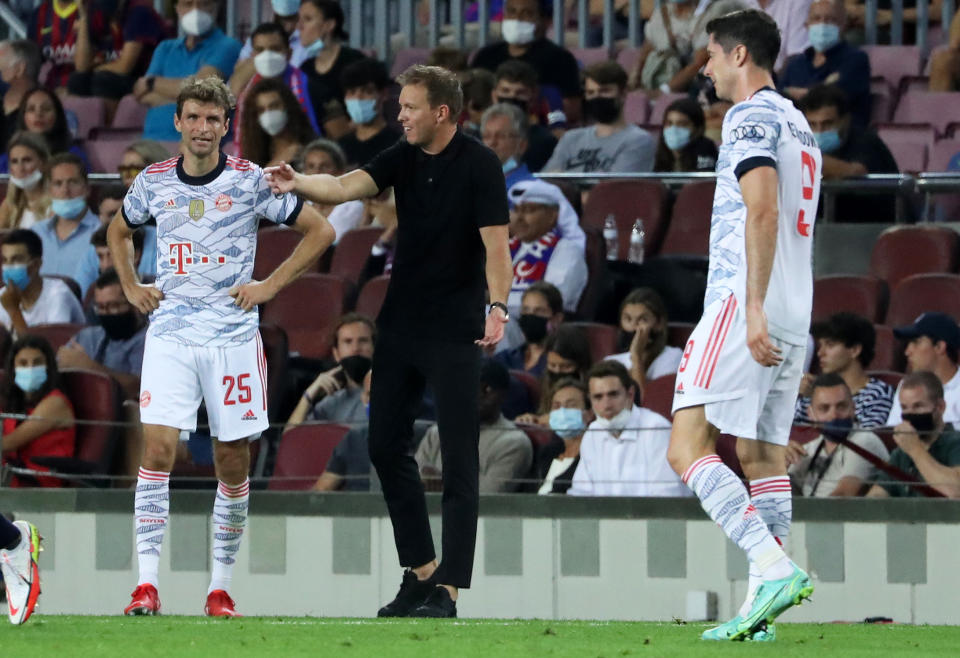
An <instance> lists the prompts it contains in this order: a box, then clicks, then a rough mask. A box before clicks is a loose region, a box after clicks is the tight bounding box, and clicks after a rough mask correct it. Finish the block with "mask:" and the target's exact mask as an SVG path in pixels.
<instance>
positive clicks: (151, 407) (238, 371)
mask: <svg viewBox="0 0 960 658" xmlns="http://www.w3.org/2000/svg"><path fill="white" fill-rule="evenodd" d="M201 399H202V400H204V401H206V403H207V417H208V418H209V420H210V435H211V436H214V437H216V438H217V439H219V440H220V441H236V440H237V439H244V438H256V437H258V436H259V435H260V433H261V432H263V431H264V430H265V429H267V427H268V426H269V421H268V420H267V360H266V357H265V356H264V352H263V342H262V340H261V339H260V332H257V334H256V336H255V337H254V338H252V339H251V340H250V341H249V342H247V343H245V344H242V345H235V346H230V347H191V346H188V345H181V344H180V343H177V342H174V341H169V340H161V339H159V338H156V337H154V336H151V335H150V334H149V333H148V334H147V339H146V342H145V345H144V349H143V371H142V373H141V376H140V422H142V423H145V424H148V425H165V426H167V427H175V428H177V429H180V430H189V431H193V430H196V429H197V409H199V407H200V401H201Z"/></svg>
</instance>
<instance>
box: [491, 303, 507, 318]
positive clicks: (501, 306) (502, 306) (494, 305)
mask: <svg viewBox="0 0 960 658" xmlns="http://www.w3.org/2000/svg"><path fill="white" fill-rule="evenodd" d="M495 308H499V309H500V310H501V311H503V319H504V320H509V319H510V311H509V310H507V305H506V304H504V303H503V302H493V303H492V304H490V310H491V311H492V310H493V309H495Z"/></svg>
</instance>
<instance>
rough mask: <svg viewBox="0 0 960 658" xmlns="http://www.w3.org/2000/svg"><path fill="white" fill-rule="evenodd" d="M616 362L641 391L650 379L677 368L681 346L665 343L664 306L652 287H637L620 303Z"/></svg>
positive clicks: (669, 372) (665, 320)
mask: <svg viewBox="0 0 960 658" xmlns="http://www.w3.org/2000/svg"><path fill="white" fill-rule="evenodd" d="M618 341H619V347H620V348H621V352H620V353H619V354H612V355H610V356H608V357H607V359H609V360H611V361H616V362H618V363H620V364H621V365H622V366H623V367H624V368H626V369H627V371H628V372H629V373H630V377H631V378H632V379H633V381H634V382H635V383H636V385H637V386H638V387H639V389H640V391H641V393H642V392H643V389H644V387H645V386H646V383H647V382H648V381H650V380H651V379H656V378H657V377H663V376H665V375H672V374H674V373H675V372H676V371H677V367H678V366H679V365H680V360H681V359H682V358H683V350H681V349H680V348H679V347H673V346H670V345H667V307H666V305H665V304H664V303H663V299H661V298H660V295H658V294H657V292H656V291H655V290H653V289H652V288H637V289H636V290H633V291H631V292H630V294H629V295H627V296H626V298H624V300H623V302H622V303H621V304H620V333H619V339H618Z"/></svg>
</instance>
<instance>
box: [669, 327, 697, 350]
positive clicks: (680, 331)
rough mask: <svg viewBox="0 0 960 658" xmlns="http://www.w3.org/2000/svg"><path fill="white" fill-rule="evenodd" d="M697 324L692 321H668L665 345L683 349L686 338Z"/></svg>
mask: <svg viewBox="0 0 960 658" xmlns="http://www.w3.org/2000/svg"><path fill="white" fill-rule="evenodd" d="M696 326H697V325H696V324H694V323H693V322H668V323H667V345H673V346H674V347H679V348H680V349H683V348H684V347H686V346H687V339H688V338H690V334H692V333H693V330H694V328H695V327H696Z"/></svg>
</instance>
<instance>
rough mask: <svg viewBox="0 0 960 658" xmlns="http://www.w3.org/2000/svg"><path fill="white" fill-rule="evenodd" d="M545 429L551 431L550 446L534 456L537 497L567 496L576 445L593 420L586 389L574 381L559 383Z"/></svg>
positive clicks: (577, 457) (576, 461)
mask: <svg viewBox="0 0 960 658" xmlns="http://www.w3.org/2000/svg"><path fill="white" fill-rule="evenodd" d="M549 397H550V416H549V420H548V427H549V428H550V429H552V430H553V436H552V437H551V438H550V443H548V444H547V445H545V446H544V447H543V448H541V449H540V450H539V451H538V453H537V455H536V470H537V477H538V478H539V480H540V485H539V488H538V489H537V493H539V494H563V493H567V490H568V489H569V488H570V485H571V484H572V483H573V474H574V473H575V472H576V470H577V465H578V464H579V463H580V443H581V442H582V441H583V434H584V432H585V431H586V429H587V425H589V424H590V423H592V422H593V420H594V418H596V416H594V415H593V410H592V409H591V408H590V397H589V393H587V387H586V386H585V385H584V384H583V382H579V381H577V380H576V379H561V380H560V381H558V382H557V383H556V385H555V386H554V387H553V391H552V392H551V394H550V396H549Z"/></svg>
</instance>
